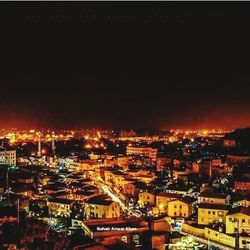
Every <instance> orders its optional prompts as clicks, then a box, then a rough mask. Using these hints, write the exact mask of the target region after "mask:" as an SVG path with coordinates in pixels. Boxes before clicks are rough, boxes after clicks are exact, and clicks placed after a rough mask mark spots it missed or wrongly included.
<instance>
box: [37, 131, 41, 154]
mask: <svg viewBox="0 0 250 250" xmlns="http://www.w3.org/2000/svg"><path fill="white" fill-rule="evenodd" d="M41 155H42V154H41V133H38V150H37V156H39V157H41Z"/></svg>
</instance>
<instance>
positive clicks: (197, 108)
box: [0, 2, 250, 129]
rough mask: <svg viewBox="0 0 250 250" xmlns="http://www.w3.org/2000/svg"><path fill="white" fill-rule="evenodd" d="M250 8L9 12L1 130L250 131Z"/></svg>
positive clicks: (3, 16) (0, 69)
mask: <svg viewBox="0 0 250 250" xmlns="http://www.w3.org/2000/svg"><path fill="white" fill-rule="evenodd" d="M249 13H250V5H249V3H246V2H245V3H241V4H237V5H236V4H235V3H220V4H216V3H214V2H211V3H209V4H205V3H200V4H198V3H161V2H160V3H158V4H152V3H142V2H138V3H137V4H132V3H131V2H127V3H123V4H122V3H117V4H114V3H112V2H111V3H110V4H108V3H104V2H100V3H97V2H92V3H89V4H87V3H75V4H73V3H70V4H69V3H68V4H66V3H57V4H55V3H54V4H53V5H52V4H48V3H43V4H41V3H40V4H38V3H36V4H34V3H33V5H31V3H28V2H27V3H19V4H17V3H9V4H2V3H1V4H0V48H1V51H0V83H1V88H0V128H3V127H5V128H9V127H17V128H31V127H48V128H60V129H61V128H91V127H96V128H121V129H124V128H141V127H159V128H173V127H178V128H185V127H188V128H213V127H214V128H234V127H244V126H249V125H250V112H249V111H250V32H249V29H250V15H249Z"/></svg>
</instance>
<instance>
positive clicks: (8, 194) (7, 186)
mask: <svg viewBox="0 0 250 250" xmlns="http://www.w3.org/2000/svg"><path fill="white" fill-rule="evenodd" d="M9 191H10V190H9V167H7V172H6V192H7V200H8V205H9V204H10V192H9Z"/></svg>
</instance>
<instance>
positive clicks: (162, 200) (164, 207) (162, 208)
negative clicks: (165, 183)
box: [156, 192, 181, 213]
mask: <svg viewBox="0 0 250 250" xmlns="http://www.w3.org/2000/svg"><path fill="white" fill-rule="evenodd" d="M180 198H181V195H180V194H172V193H165V192H160V193H159V194H157V195H156V207H157V208H158V209H159V213H167V211H168V203H169V202H170V201H173V200H176V199H180Z"/></svg>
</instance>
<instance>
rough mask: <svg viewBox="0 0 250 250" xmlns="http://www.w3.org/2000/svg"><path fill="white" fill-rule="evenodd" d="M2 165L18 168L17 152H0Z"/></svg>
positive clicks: (0, 163)
mask: <svg viewBox="0 0 250 250" xmlns="http://www.w3.org/2000/svg"><path fill="white" fill-rule="evenodd" d="M0 165H7V166H16V150H0Z"/></svg>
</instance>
